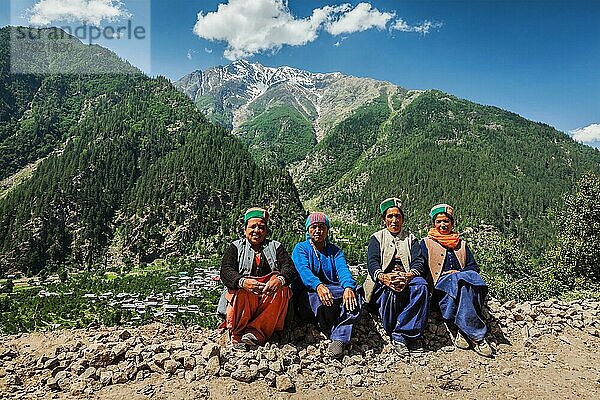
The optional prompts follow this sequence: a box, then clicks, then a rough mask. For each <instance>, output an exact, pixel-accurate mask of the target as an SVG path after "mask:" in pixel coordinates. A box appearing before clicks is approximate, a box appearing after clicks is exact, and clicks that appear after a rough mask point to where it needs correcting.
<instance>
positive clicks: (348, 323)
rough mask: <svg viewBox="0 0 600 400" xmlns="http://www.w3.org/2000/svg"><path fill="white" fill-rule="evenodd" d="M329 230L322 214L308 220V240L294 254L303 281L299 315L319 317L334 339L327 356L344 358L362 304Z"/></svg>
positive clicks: (298, 291)
mask: <svg viewBox="0 0 600 400" xmlns="http://www.w3.org/2000/svg"><path fill="white" fill-rule="evenodd" d="M330 228H331V224H330V222H329V218H327V216H326V215H325V214H323V213H320V212H316V213H312V214H310V215H309V216H308V218H306V232H307V233H306V240H305V241H304V242H300V243H298V244H296V246H295V247H294V251H293V252H292V260H293V261H294V265H295V266H296V270H297V271H298V274H299V275H300V279H301V282H300V283H299V285H298V286H299V287H298V288H296V287H295V288H294V291H295V292H296V293H295V294H294V296H295V297H294V298H295V301H296V304H297V305H298V312H299V314H300V316H301V317H303V318H304V319H307V320H314V319H315V318H316V322H317V326H318V327H319V329H320V330H321V331H322V332H323V333H325V334H326V335H327V336H328V337H329V338H330V339H331V343H330V344H329V347H328V353H329V354H330V355H331V356H332V357H341V356H342V355H343V354H344V347H345V346H346V345H348V344H349V343H350V338H351V336H352V328H353V327H354V324H355V323H356V322H357V321H358V319H359V317H360V313H361V306H362V301H361V299H360V296H358V295H357V293H356V281H355V280H354V278H353V277H352V274H351V273H350V270H349V269H348V264H347V263H346V258H345V257H344V253H342V251H341V250H340V249H339V248H338V247H337V246H336V245H334V244H332V243H330V242H329V239H328V237H327V235H328V233H329V229H330Z"/></svg>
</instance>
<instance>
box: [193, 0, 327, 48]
mask: <svg viewBox="0 0 600 400" xmlns="http://www.w3.org/2000/svg"><path fill="white" fill-rule="evenodd" d="M334 8H335V7H329V6H326V7H323V8H317V9H315V10H313V12H312V15H311V16H310V17H309V18H301V19H297V18H295V17H294V16H293V15H292V14H291V13H290V11H289V9H288V8H287V3H285V2H284V1H283V0H230V1H229V2H228V3H226V4H219V7H218V8H217V11H214V12H209V13H207V14H206V15H205V14H204V13H203V12H202V11H201V12H200V13H198V20H197V21H196V25H195V26H194V33H196V35H198V36H200V37H202V38H204V39H208V40H222V41H225V42H227V45H228V47H227V49H226V50H225V53H224V56H225V58H227V59H229V60H237V59H240V58H245V57H249V56H251V55H253V54H256V53H259V52H262V51H266V50H275V51H276V50H278V49H280V48H281V46H283V45H291V46H299V45H304V44H306V43H308V42H312V41H313V40H315V39H316V38H317V36H318V34H317V30H318V29H319V28H320V27H321V25H322V24H323V22H324V21H325V20H326V19H327V18H328V16H329V14H330V13H331V12H333V9H334Z"/></svg>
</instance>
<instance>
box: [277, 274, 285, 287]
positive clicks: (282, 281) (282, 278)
mask: <svg viewBox="0 0 600 400" xmlns="http://www.w3.org/2000/svg"><path fill="white" fill-rule="evenodd" d="M277 279H279V281H280V282H281V285H282V286H285V277H284V276H283V275H277Z"/></svg>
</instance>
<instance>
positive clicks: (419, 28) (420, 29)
mask: <svg viewBox="0 0 600 400" xmlns="http://www.w3.org/2000/svg"><path fill="white" fill-rule="evenodd" d="M443 25H444V24H442V23H441V22H432V21H425V22H423V23H422V24H421V25H409V24H407V23H406V21H404V20H403V19H402V18H398V19H397V20H396V21H394V23H393V24H392V25H391V26H390V29H391V30H397V31H400V32H417V33H420V34H422V35H426V34H428V33H429V31H430V30H431V29H439V28H441V27H442V26H443Z"/></svg>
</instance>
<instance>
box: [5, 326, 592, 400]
mask: <svg viewBox="0 0 600 400" xmlns="http://www.w3.org/2000/svg"><path fill="white" fill-rule="evenodd" d="M156 325H157V324H152V325H148V326H145V327H140V328H137V329H131V330H130V331H131V333H132V334H134V335H136V334H139V335H153V334H155V332H161V330H160V327H159V328H158V329H157V327H156ZM165 331H167V330H165V329H164V328H163V329H162V334H163V335H164V334H165ZM102 334H103V330H102V329H94V330H65V331H55V332H48V333H32V334H23V335H16V336H3V337H0V340H1V342H2V344H1V346H0V347H2V348H4V349H6V348H8V347H11V346H14V348H16V349H17V351H18V353H19V356H18V357H17V359H16V361H17V365H26V364H28V363H30V362H31V360H32V359H33V360H35V359H37V358H39V357H41V356H42V355H50V354H53V353H54V352H55V350H56V348H57V347H61V346H65V345H69V344H72V343H75V342H77V341H80V342H83V343H90V342H92V341H94V340H95V339H97V338H98V336H99V335H102ZM168 334H169V335H170V336H172V337H171V339H180V340H187V341H193V340H198V341H200V340H202V338H204V337H206V336H207V335H209V334H211V333H210V332H208V331H202V330H192V331H190V330H185V329H183V328H179V327H169V329H168ZM507 339H508V342H509V343H505V344H498V345H497V354H496V356H495V358H493V359H487V358H483V357H481V356H478V355H477V354H475V353H474V352H473V351H465V350H453V351H445V350H444V349H441V350H437V351H432V352H428V353H425V354H424V355H421V356H413V357H412V358H411V359H410V360H407V361H406V362H398V363H397V364H396V365H395V366H394V367H393V368H391V369H390V370H388V372H387V373H386V374H385V378H384V380H383V381H382V382H381V383H377V384H370V385H369V386H368V387H349V386H347V385H346V382H345V378H344V377H340V380H339V383H338V384H335V385H333V384H326V385H325V386H323V387H315V386H314V385H308V384H298V385H297V386H296V390H295V392H294V393H283V392H278V391H277V389H276V388H273V387H270V386H268V385H267V383H266V382H265V381H262V380H258V381H255V382H253V383H249V384H247V383H243V382H238V381H235V380H233V379H232V378H230V377H203V378H202V379H199V380H196V381H194V382H191V383H187V382H186V381H185V380H184V379H182V378H178V377H176V376H173V377H170V378H169V377H166V376H165V375H160V374H152V375H151V376H150V377H149V378H147V379H144V380H141V381H135V382H128V383H126V384H116V385H110V386H105V387H103V388H101V389H99V390H97V391H95V392H94V393H93V394H92V395H79V396H75V395H72V394H70V393H69V392H60V391H52V390H50V389H48V388H46V389H44V391H43V394H41V395H40V392H39V391H38V392H37V394H36V393H29V394H26V392H27V389H30V388H32V386H33V387H36V388H37V389H39V388H40V385H41V383H40V378H41V377H40V376H36V374H31V373H30V372H29V373H27V372H26V371H23V372H22V373H21V372H20V371H19V368H18V367H17V368H16V370H17V375H19V377H20V378H21V380H22V387H23V388H25V390H23V391H20V392H19V391H17V392H15V391H14V386H13V387H11V386H9V382H7V379H8V375H6V374H5V376H2V374H0V398H2V399H5V398H6V399H13V398H19V399H22V398H45V399H125V400H137V399H140V400H141V399H144V400H146V399H194V398H198V399H204V398H214V399H225V398H233V397H235V398H236V399H262V398H265V399H266V398H276V399H309V398H315V397H316V398H323V399H329V398H336V399H353V398H367V399H431V398H451V399H477V400H481V399H517V398H522V399H553V400H554V399H599V398H600V351H599V348H600V338H598V337H595V336H592V335H590V334H588V333H586V332H584V331H581V330H577V329H567V330H565V331H564V332H562V333H561V334H558V335H556V334H554V335H553V334H547V335H543V336H541V337H539V338H538V339H536V340H535V341H533V342H530V341H523V340H522V338H521V337H520V333H519V332H517V331H515V332H513V333H512V334H511V333H509V335H508V337H507ZM446 350H449V349H446ZM31 391H32V392H33V390H31Z"/></svg>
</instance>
